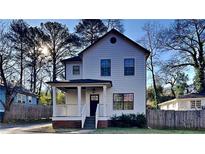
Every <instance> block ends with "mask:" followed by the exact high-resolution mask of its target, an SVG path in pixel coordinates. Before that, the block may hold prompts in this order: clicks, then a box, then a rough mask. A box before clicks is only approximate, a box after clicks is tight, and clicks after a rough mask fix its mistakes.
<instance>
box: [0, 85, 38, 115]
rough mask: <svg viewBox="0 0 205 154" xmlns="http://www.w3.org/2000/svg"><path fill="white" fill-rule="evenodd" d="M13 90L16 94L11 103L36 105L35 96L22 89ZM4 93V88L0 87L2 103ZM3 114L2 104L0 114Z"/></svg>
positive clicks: (4, 97) (4, 96) (0, 104)
mask: <svg viewBox="0 0 205 154" xmlns="http://www.w3.org/2000/svg"><path fill="white" fill-rule="evenodd" d="M15 89H16V92H17V94H16V96H15V98H14V102H13V103H22V104H37V95H35V94H33V93H31V92H30V91H29V90H27V89H25V88H23V87H16V88H15ZM5 93H6V91H5V87H4V86H3V85H0V100H2V101H3V102H4V103H5V99H6V94H5ZM3 112H4V107H3V105H2V103H0V114H1V115H2V113H3ZM1 115H0V116H1Z"/></svg>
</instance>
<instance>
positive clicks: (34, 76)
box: [33, 60, 37, 93]
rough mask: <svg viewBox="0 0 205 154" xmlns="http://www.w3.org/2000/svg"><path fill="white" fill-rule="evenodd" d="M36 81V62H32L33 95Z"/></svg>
mask: <svg viewBox="0 0 205 154" xmlns="http://www.w3.org/2000/svg"><path fill="white" fill-rule="evenodd" d="M36 81H37V72H36V60H34V66H33V93H36Z"/></svg>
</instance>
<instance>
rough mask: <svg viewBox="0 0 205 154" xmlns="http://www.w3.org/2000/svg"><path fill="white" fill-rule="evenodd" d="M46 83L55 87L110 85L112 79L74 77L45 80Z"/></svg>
mask: <svg viewBox="0 0 205 154" xmlns="http://www.w3.org/2000/svg"><path fill="white" fill-rule="evenodd" d="M46 83H47V84H49V85H51V86H55V87H77V86H84V87H95V86H103V85H106V86H108V87H112V81H110V80H97V79H75V80H62V81H53V82H46Z"/></svg>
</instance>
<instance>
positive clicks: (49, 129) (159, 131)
mask: <svg viewBox="0 0 205 154" xmlns="http://www.w3.org/2000/svg"><path fill="white" fill-rule="evenodd" d="M79 131H80V132H79ZM27 133H65V134H67V133H68V134H70V133H71V134H73V133H74V134H81V133H82V134H205V130H174V129H145V128H144V129H140V128H118V127H111V128H105V129H95V130H81V129H53V128H52V126H48V127H41V128H38V129H32V130H28V131H27Z"/></svg>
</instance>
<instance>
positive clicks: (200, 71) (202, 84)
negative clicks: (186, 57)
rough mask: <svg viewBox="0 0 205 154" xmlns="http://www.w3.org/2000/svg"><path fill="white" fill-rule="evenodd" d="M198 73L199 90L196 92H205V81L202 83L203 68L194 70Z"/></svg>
mask: <svg viewBox="0 0 205 154" xmlns="http://www.w3.org/2000/svg"><path fill="white" fill-rule="evenodd" d="M195 69H196V70H197V72H198V80H199V81H198V82H199V88H198V92H201V91H204V90H205V81H204V79H205V78H204V68H195Z"/></svg>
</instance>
